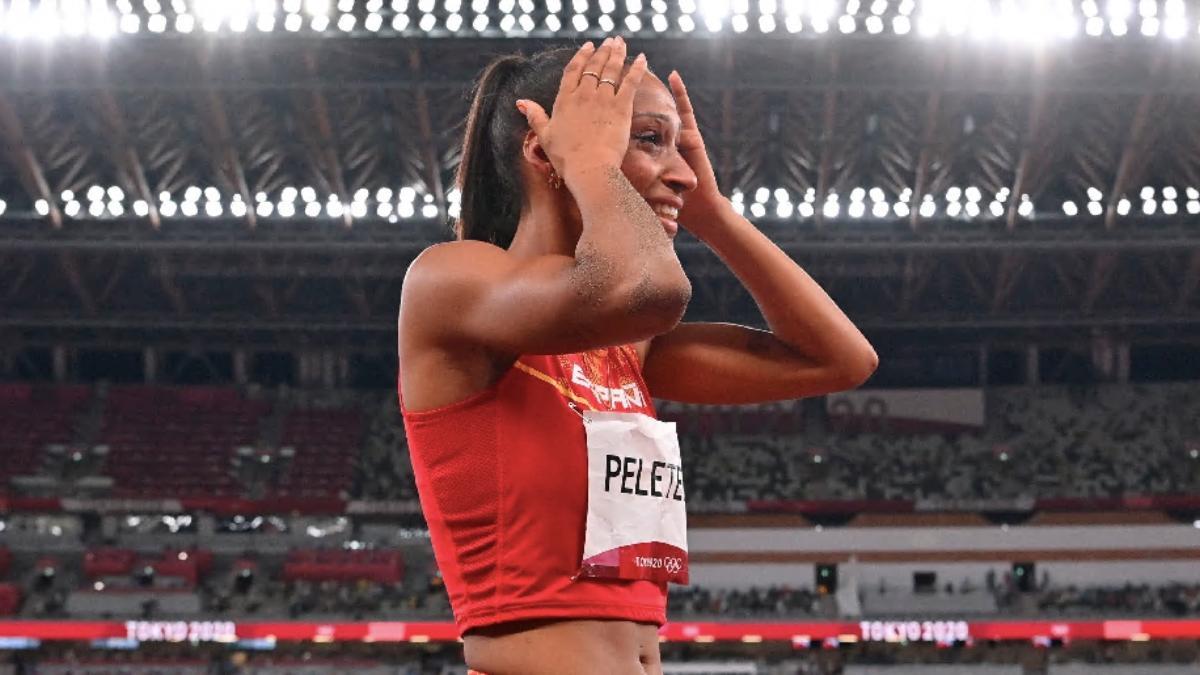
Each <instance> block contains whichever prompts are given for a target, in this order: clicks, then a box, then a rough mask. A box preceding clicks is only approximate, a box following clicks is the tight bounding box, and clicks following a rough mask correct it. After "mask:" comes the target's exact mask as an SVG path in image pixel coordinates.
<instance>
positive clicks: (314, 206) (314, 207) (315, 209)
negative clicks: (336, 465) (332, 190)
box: [304, 202, 321, 218]
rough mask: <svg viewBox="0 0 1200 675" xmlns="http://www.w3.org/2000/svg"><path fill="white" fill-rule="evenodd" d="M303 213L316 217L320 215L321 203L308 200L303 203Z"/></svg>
mask: <svg viewBox="0 0 1200 675" xmlns="http://www.w3.org/2000/svg"><path fill="white" fill-rule="evenodd" d="M304 215H306V216H308V217H309V218H316V217H317V216H319V215H321V204H320V203H318V202H309V203H307V204H305V205H304Z"/></svg>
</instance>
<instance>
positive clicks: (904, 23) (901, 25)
mask: <svg viewBox="0 0 1200 675" xmlns="http://www.w3.org/2000/svg"><path fill="white" fill-rule="evenodd" d="M892 32H893V33H895V34H896V35H908V34H909V33H910V32H912V21H911V20H910V19H909V18H908V17H907V16H897V17H894V18H893V19H892Z"/></svg>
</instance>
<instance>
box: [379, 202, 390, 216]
mask: <svg viewBox="0 0 1200 675" xmlns="http://www.w3.org/2000/svg"><path fill="white" fill-rule="evenodd" d="M375 215H377V216H379V217H380V218H387V217H388V216H390V215H392V204H391V202H380V203H379V205H378V206H376V207H375Z"/></svg>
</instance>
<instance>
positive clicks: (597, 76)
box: [580, 70, 600, 86]
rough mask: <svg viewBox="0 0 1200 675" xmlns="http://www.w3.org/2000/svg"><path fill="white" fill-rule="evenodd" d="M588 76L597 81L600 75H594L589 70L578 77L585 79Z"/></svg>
mask: <svg viewBox="0 0 1200 675" xmlns="http://www.w3.org/2000/svg"><path fill="white" fill-rule="evenodd" d="M588 75H591V76H592V77H594V78H596V79H597V80H599V79H600V73H594V72H592V71H590V70H585V71H583V75H581V76H580V77H587V76H588ZM596 86H600V85H596Z"/></svg>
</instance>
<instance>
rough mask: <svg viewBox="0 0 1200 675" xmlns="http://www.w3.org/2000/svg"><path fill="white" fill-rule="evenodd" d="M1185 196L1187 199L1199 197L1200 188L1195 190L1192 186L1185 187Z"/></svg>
mask: <svg viewBox="0 0 1200 675" xmlns="http://www.w3.org/2000/svg"><path fill="white" fill-rule="evenodd" d="M1187 198H1188V199H1200V190H1197V189H1196V188H1194V187H1190V188H1188V189H1187Z"/></svg>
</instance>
